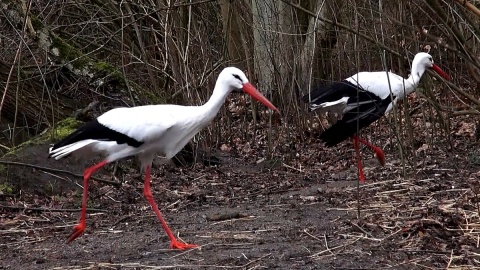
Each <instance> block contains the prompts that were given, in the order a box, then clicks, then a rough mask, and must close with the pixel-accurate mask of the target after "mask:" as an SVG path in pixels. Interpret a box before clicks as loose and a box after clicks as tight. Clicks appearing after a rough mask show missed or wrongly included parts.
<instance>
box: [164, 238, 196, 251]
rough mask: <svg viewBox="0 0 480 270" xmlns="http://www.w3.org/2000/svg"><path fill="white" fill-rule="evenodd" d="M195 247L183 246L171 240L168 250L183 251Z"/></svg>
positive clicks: (183, 244) (192, 245) (191, 245)
mask: <svg viewBox="0 0 480 270" xmlns="http://www.w3.org/2000/svg"><path fill="white" fill-rule="evenodd" d="M197 247H198V246H197V245H194V244H185V243H182V242H178V241H177V240H173V241H172V242H171V243H170V248H171V249H179V250H184V249H190V248H197Z"/></svg>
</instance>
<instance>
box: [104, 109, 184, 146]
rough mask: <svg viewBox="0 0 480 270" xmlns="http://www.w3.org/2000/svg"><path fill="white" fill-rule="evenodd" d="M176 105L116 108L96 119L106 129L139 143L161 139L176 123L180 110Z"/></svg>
mask: <svg viewBox="0 0 480 270" xmlns="http://www.w3.org/2000/svg"><path fill="white" fill-rule="evenodd" d="M179 107H183V106H177V105H148V106H138V107H131V108H116V109H113V110H110V111H108V112H106V113H105V114H103V115H101V116H99V117H98V121H99V122H100V123H101V124H103V125H105V126H106V127H108V128H110V129H113V130H115V131H118V132H120V133H122V134H125V135H127V136H128V137H130V138H133V139H135V140H137V141H141V142H149V141H154V140H157V139H159V138H161V137H162V136H163V135H164V134H165V133H166V132H167V131H168V130H169V129H171V128H172V127H173V126H175V125H176V124H177V123H178V114H179V113H180V112H181V109H180V108H179Z"/></svg>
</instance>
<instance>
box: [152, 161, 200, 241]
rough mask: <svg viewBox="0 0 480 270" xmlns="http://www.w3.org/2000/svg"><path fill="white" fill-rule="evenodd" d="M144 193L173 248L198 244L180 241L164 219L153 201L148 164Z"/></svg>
mask: <svg viewBox="0 0 480 270" xmlns="http://www.w3.org/2000/svg"><path fill="white" fill-rule="evenodd" d="M143 195H144V196H145V198H146V199H147V201H148V203H150V206H151V207H152V209H153V211H154V212H155V214H156V215H157V217H158V219H159V220H160V223H161V224H162V227H163V229H164V230H165V232H166V233H167V235H168V238H170V248H171V249H187V248H196V247H197V245H193V244H185V243H181V242H179V241H178V240H177V239H176V238H175V236H174V235H173V233H172V231H171V230H170V228H169V227H168V225H167V223H166V222H165V220H164V219H163V217H162V214H161V213H160V210H158V206H157V204H156V203H155V201H153V197H152V192H151V190H150V166H147V169H146V170H145V186H144V190H143Z"/></svg>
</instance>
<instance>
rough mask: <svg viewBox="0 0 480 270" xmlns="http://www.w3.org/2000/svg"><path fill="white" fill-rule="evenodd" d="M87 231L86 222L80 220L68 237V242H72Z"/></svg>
mask: <svg viewBox="0 0 480 270" xmlns="http://www.w3.org/2000/svg"><path fill="white" fill-rule="evenodd" d="M84 231H85V222H80V223H78V224H77V226H75V227H73V232H72V233H71V234H70V236H69V237H68V240H67V243H70V242H72V241H73V240H75V239H76V238H77V237H79V236H80V235H81V234H82V233H83V232H84Z"/></svg>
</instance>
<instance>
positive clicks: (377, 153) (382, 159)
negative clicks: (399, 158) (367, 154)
mask: <svg viewBox="0 0 480 270" xmlns="http://www.w3.org/2000/svg"><path fill="white" fill-rule="evenodd" d="M352 138H354V139H355V138H356V139H357V141H358V142H361V143H363V144H365V145H366V146H368V147H370V149H372V150H373V151H374V152H375V156H376V157H377V159H378V161H379V162H380V164H382V166H385V154H384V153H383V151H382V149H381V148H380V147H377V146H375V145H373V144H371V143H369V142H367V141H366V140H364V139H362V138H359V137H357V136H355V135H353V136H352Z"/></svg>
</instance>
